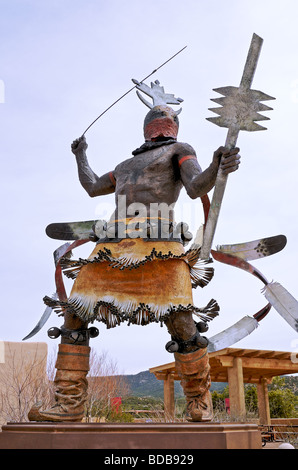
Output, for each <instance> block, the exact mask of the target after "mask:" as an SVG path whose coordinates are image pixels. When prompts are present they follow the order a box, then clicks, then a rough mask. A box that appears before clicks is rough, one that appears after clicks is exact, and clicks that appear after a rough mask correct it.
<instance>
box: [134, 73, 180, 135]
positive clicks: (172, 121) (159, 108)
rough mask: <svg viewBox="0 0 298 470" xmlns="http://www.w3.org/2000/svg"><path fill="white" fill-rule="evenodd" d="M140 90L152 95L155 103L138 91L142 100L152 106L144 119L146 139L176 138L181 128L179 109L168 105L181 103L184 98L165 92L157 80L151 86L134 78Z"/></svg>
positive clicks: (149, 106)
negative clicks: (175, 109)
mask: <svg viewBox="0 0 298 470" xmlns="http://www.w3.org/2000/svg"><path fill="white" fill-rule="evenodd" d="M133 82H134V83H135V84H136V87H137V89H138V90H140V91H142V92H143V93H145V94H146V95H148V96H150V98H152V100H153V105H152V104H151V103H149V102H148V101H147V100H145V98H144V97H143V96H142V95H141V94H140V93H139V92H138V91H137V95H138V97H139V98H140V100H141V101H142V102H143V103H144V104H145V105H146V106H148V108H150V111H149V113H148V114H147V115H146V117H145V121H144V137H145V140H146V141H156V140H164V139H176V138H177V134H178V129H179V119H178V114H180V112H181V108H180V109H179V110H178V111H174V110H173V109H172V108H170V107H169V106H167V105H168V104H180V103H181V102H182V101H183V100H182V99H181V98H175V97H174V95H172V94H169V93H165V91H164V88H163V87H161V86H160V85H159V81H158V80H156V81H155V82H154V83H151V88H150V87H148V86H147V85H145V84H144V83H139V82H137V81H136V80H133Z"/></svg>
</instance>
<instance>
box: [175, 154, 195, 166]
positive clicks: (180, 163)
mask: <svg viewBox="0 0 298 470" xmlns="http://www.w3.org/2000/svg"><path fill="white" fill-rule="evenodd" d="M196 159H197V157H195V156H194V155H186V156H185V157H182V158H181V159H180V160H179V166H181V165H182V163H183V162H185V161H186V160H196Z"/></svg>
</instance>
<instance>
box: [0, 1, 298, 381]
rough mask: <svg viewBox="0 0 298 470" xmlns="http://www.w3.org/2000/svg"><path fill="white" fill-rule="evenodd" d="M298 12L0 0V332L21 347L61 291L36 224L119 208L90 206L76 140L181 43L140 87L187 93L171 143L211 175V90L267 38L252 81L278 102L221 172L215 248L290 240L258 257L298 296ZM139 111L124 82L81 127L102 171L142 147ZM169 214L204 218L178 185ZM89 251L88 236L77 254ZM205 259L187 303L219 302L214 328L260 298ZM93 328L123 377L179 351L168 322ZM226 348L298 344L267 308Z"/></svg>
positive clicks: (211, 4) (257, 286)
mask: <svg viewBox="0 0 298 470" xmlns="http://www.w3.org/2000/svg"><path fill="white" fill-rule="evenodd" d="M297 17H298V3H297V2H296V0H284V1H283V2H280V1H279V0H268V1H267V0H250V1H249V2H242V1H239V0H237V1H236V0H235V1H233V0H225V1H224V2H223V1H222V0H208V1H203V0H185V1H183V2H181V1H180V0H179V1H178V0H150V1H149V2H140V1H136V0H127V1H125V2H124V1H123V0H59V1H58V0H51V1H44V0H0V39H1V40H0V50H1V53H0V80H1V82H0V102H1V103H0V120H1V127H0V136H1V185H0V190H1V207H2V214H1V236H2V250H1V288H2V289H1V331H0V339H2V340H5V341H21V340H22V338H23V337H24V336H25V335H26V334H28V333H29V331H31V329H32V328H33V327H34V326H35V324H36V323H37V321H38V320H39V318H40V316H41V315H42V313H43V311H44V309H45V306H44V304H43V301H42V298H43V296H44V295H51V294H52V293H53V292H54V290H55V284H54V262H53V251H54V250H55V249H56V248H57V247H58V246H59V245H60V242H59V241H55V240H51V239H50V238H48V237H47V236H46V234H45V227H46V226H47V225H48V224H49V223H52V222H63V221H81V220H91V219H93V218H97V217H98V218H102V217H108V215H109V213H110V212H111V211H112V210H113V200H114V199H113V196H112V195H111V196H106V197H101V198H97V199H92V198H90V197H89V196H88V195H87V193H86V192H85V191H84V189H83V188H82V187H81V186H80V183H79V181H78V177H77V169H76V164H75V159H74V156H73V154H72V153H71V151H70V145H71V142H72V141H73V140H74V139H75V138H77V137H79V136H80V135H81V134H82V133H83V131H84V130H85V129H86V128H87V126H88V125H89V124H90V123H91V122H92V121H93V120H94V119H95V118H96V117H97V116H98V115H99V114H100V113H101V112H102V111H103V110H105V109H106V108H107V107H108V106H109V105H110V104H111V103H112V102H114V101H115V100H116V99H117V98H119V97H120V96H121V95H122V94H123V93H125V92H126V91H127V90H129V89H130V88H131V87H132V83H131V79H132V78H136V79H138V80H142V79H143V78H144V77H145V76H147V75H148V74H149V73H150V72H152V71H153V70H154V69H155V68H157V67H158V66H159V65H160V64H162V63H163V62H165V61H166V60H167V59H168V58H169V57H171V56H172V55H173V54H175V53H176V52H177V51H178V50H180V49H181V48H183V47H184V46H187V48H186V49H185V50H184V51H183V52H182V53H181V54H180V55H178V56H177V57H176V58H175V59H174V60H172V61H171V62H169V63H168V64H167V65H166V66H165V67H163V68H162V69H161V70H159V71H158V73H156V74H155V75H153V76H152V77H151V79H150V80H156V79H158V80H159V81H160V82H161V84H162V85H164V86H165V89H166V91H167V92H168V93H174V94H175V95H176V96H179V97H181V98H183V99H184V102H183V106H182V107H183V111H182V113H181V115H180V131H179V140H180V141H182V142H188V143H189V144H191V145H192V146H193V147H194V148H195V149H196V151H197V155H198V159H199V163H200V165H201V166H202V167H203V169H204V168H206V167H207V166H208V165H209V163H210V161H211V158H212V154H213V151H214V150H215V149H216V148H217V147H219V146H220V145H223V144H224V142H225V137H226V130H225V129H222V128H219V127H217V126H215V125H213V124H211V123H210V122H208V121H207V120H206V117H209V116H212V115H213V114H212V113H211V112H210V111H208V108H209V107H214V103H212V102H211V101H210V98H215V97H216V93H214V92H213V91H212V90H213V88H217V87H221V86H226V85H233V86H238V85H239V82H240V79H241V75H242V71H243V67H244V63H245V59H246V55H247V52H248V48H249V44H250V41H251V37H252V34H253V33H256V34H258V35H259V36H261V37H262V38H263V39H264V44H263V48H262V52H261V56H260V59H259V63H258V68H257V71H256V74H255V77H254V82H253V88H254V89H258V90H262V91H263V92H265V93H267V94H269V95H271V96H274V97H275V98H276V100H275V101H272V102H268V103H267V104H268V105H271V106H272V107H273V108H274V111H270V112H268V113H266V114H267V116H268V117H270V118H271V120H270V121H268V122H267V121H266V122H265V125H266V127H267V128H268V130H266V131H262V132H255V133H245V132H241V134H240V136H239V139H238V145H239V147H240V149H241V156H242V163H241V167H240V169H239V171H238V172H237V173H235V174H233V175H231V176H230V177H229V181H228V185H227V189H226V193H225V196H224V201H223V206H222V211H221V214H220V219H219V222H218V226H217V231H216V234H215V239H214V247H215V246H216V245H218V244H225V243H240V242H244V241H250V240H255V239H258V238H263V237H267V236H273V235H279V234H284V235H286V237H287V240H288V243H287V245H286V247H285V248H284V250H283V251H281V252H280V253H278V254H275V255H273V256H272V257H268V258H264V259H261V260H257V261H254V262H252V264H253V265H254V266H256V267H257V268H258V269H259V270H260V271H261V272H262V273H263V274H264V275H265V276H266V277H267V278H268V279H269V280H270V281H271V280H275V281H278V282H280V283H281V284H282V285H283V286H284V287H285V288H286V289H287V290H288V291H289V292H291V294H292V295H293V296H294V297H296V298H297V297H298V287H297V261H298V257H297V237H298V227H297V225H298V224H297V174H298V163H297V135H298V131H297V129H298V117H297V116H298V53H297V50H298V29H297ZM150 80H149V81H148V82H147V83H148V84H150ZM218 96H219V95H217V97H218ZM147 111H148V109H147V108H145V106H144V105H143V104H142V103H141V102H140V101H139V100H138V98H137V97H136V94H135V92H134V91H133V92H131V93H130V94H128V95H127V96H126V97H125V98H124V99H123V100H122V101H120V102H119V103H118V104H117V105H116V106H115V107H113V108H112V109H111V110H110V111H109V112H108V113H106V114H105V115H104V116H103V117H102V118H101V119H100V120H99V121H98V122H97V123H96V124H95V125H94V126H93V127H92V128H91V129H90V130H89V131H88V133H87V134H86V138H87V142H88V145H89V147H88V158H89V162H90V165H91V166H92V168H93V169H94V171H95V172H96V173H97V174H98V175H101V174H104V173H106V172H107V171H110V170H113V168H114V167H115V166H116V165H117V164H118V163H120V162H121V161H123V160H124V159H126V158H130V156H131V152H132V151H133V150H134V149H135V148H136V147H139V146H140V145H141V144H142V143H143V133H142V126H143V120H144V117H145V114H146V113H147ZM210 196H211V194H210ZM177 214H178V219H179V216H180V215H181V218H182V219H183V220H185V221H186V222H188V223H189V224H190V226H191V229H192V231H193V232H195V231H196V229H197V228H198V227H199V225H200V224H201V223H202V221H203V213H202V208H201V202H200V200H197V201H193V200H190V199H189V198H188V197H187V196H186V193H185V192H184V191H182V194H181V199H180V203H179V205H178V207H177ZM62 243H63V242H61V244H62ZM91 251H92V244H91V243H89V244H87V245H86V246H84V247H83V248H81V249H77V250H76V251H75V252H74V258H76V257H79V256H81V257H84V256H87V255H88V254H89V253H90V252H91ZM214 267H215V277H214V279H213V280H212V282H211V283H210V284H209V285H208V286H207V287H206V288H205V289H199V290H198V289H197V290H196V291H194V302H195V304H196V305H197V306H199V307H202V306H204V305H206V303H207V302H208V301H209V300H210V299H211V298H215V299H216V300H217V301H218V302H219V304H220V307H221V312H220V316H219V317H218V318H216V319H215V320H214V321H213V322H212V323H211V325H210V330H209V332H208V336H212V335H214V334H216V333H218V332H219V331H221V330H222V329H225V328H227V327H228V326H230V325H232V324H233V323H235V322H236V321H237V320H239V319H240V318H242V317H243V316H245V315H250V316H252V315H253V314H254V313H256V312H257V311H258V310H260V309H261V308H262V307H263V306H265V305H266V303H267V301H266V299H265V298H264V295H263V294H262V293H261V289H262V287H263V284H262V283H261V282H260V281H259V280H258V279H256V278H255V277H253V276H251V275H250V274H248V273H246V272H244V271H240V270H238V269H236V268H232V267H229V266H227V265H221V264H219V263H217V262H215V263H214ZM169 282H170V276H169ZM67 288H68V289H69V288H70V286H69V284H67ZM62 323H63V321H62V319H61V318H60V317H57V316H56V314H55V313H53V314H52V316H51V317H50V319H49V320H48V322H47V324H46V325H45V327H44V328H43V330H42V331H41V332H40V333H38V334H37V335H36V336H35V337H34V338H32V339H31V340H30V341H46V342H47V343H48V345H49V349H52V348H54V347H56V346H57V344H58V343H59V341H60V340H50V339H49V338H48V337H47V333H46V332H47V329H48V328H50V327H51V326H61V325H62ZM96 326H97V327H98V328H99V330H100V335H99V337H97V338H96V339H93V340H91V346H92V347H94V348H96V349H97V350H98V351H101V350H104V351H107V352H108V354H109V356H110V357H111V358H112V359H113V360H115V361H116V362H117V364H118V369H119V372H120V373H127V374H129V373H137V372H140V371H142V370H146V369H148V368H150V367H154V366H157V365H159V364H162V363H166V362H171V361H173V359H174V358H173V356H172V355H170V354H169V353H167V352H166V351H165V347H164V346H165V343H166V342H167V341H168V340H169V335H168V333H167V330H166V328H165V327H164V328H160V327H159V326H157V325H149V326H146V327H137V326H130V327H127V326H126V325H125V324H123V325H121V326H120V327H117V328H115V329H113V330H108V331H107V330H106V329H105V326H104V325H103V324H100V323H97V324H96ZM235 346H236V347H245V348H252V349H270V350H271V349H273V350H280V351H291V352H292V351H297V350H298V337H297V333H295V331H294V330H293V329H292V328H291V327H290V326H289V325H288V324H287V323H286V322H285V321H284V320H283V319H282V318H281V317H280V315H279V314H278V313H277V312H276V311H275V310H273V309H272V310H271V312H270V314H269V315H268V316H267V317H266V318H265V319H264V320H263V321H262V322H261V323H260V325H259V328H258V329H257V330H256V331H255V332H254V333H252V334H251V335H250V336H249V337H247V338H246V339H244V340H242V341H241V342H240V343H237V345H235Z"/></svg>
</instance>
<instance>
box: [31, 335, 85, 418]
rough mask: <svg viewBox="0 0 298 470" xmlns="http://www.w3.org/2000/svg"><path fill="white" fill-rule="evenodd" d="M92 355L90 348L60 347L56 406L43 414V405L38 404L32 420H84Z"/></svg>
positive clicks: (56, 378)
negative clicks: (90, 357)
mask: <svg viewBox="0 0 298 470" xmlns="http://www.w3.org/2000/svg"><path fill="white" fill-rule="evenodd" d="M89 356H90V347H89V346H76V345H72V344H60V345H59V351H58V356H57V361H56V366H55V367H56V369H57V371H56V376H55V380H54V384H55V386H56V390H55V404H54V405H53V406H52V407H51V408H49V409H47V410H44V411H42V410H41V407H42V403H40V402H38V403H36V404H35V405H34V406H33V407H32V408H31V410H30V411H29V414H28V418H29V420H30V421H55V422H60V421H82V419H83V417H84V411H85V402H86V399H87V390H88V382H87V378H86V376H87V373H88V371H89Z"/></svg>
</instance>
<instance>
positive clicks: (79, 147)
mask: <svg viewBox="0 0 298 470" xmlns="http://www.w3.org/2000/svg"><path fill="white" fill-rule="evenodd" d="M87 148H88V144H87V142H86V138H85V136H82V137H79V138H78V139H76V140H74V141H73V143H72V144H71V151H72V153H74V154H75V155H78V154H80V153H81V152H84V151H85V150H87Z"/></svg>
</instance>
